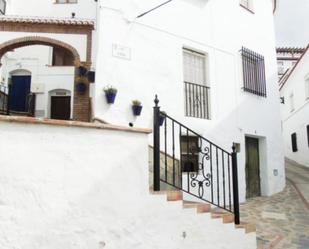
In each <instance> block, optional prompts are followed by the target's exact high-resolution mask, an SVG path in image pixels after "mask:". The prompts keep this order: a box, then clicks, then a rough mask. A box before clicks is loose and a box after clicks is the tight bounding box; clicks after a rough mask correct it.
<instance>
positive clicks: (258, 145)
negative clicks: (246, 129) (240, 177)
mask: <svg viewBox="0 0 309 249" xmlns="http://www.w3.org/2000/svg"><path fill="white" fill-rule="evenodd" d="M248 138H249V139H255V140H257V151H258V179H259V194H258V195H257V197H258V196H262V192H263V191H262V177H261V138H260V137H257V136H251V135H245V183H246V191H245V192H246V195H245V196H246V199H249V198H252V197H248V192H247V190H248V184H249V178H248V176H247V167H248V164H247V155H248V154H247V153H248V151H247V139H248Z"/></svg>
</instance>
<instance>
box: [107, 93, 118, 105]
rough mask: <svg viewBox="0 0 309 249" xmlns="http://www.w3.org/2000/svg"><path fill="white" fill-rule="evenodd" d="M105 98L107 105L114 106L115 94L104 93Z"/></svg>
mask: <svg viewBox="0 0 309 249" xmlns="http://www.w3.org/2000/svg"><path fill="white" fill-rule="evenodd" d="M105 97H106V101H107V103H108V104H114V103H115V98H116V93H105Z"/></svg>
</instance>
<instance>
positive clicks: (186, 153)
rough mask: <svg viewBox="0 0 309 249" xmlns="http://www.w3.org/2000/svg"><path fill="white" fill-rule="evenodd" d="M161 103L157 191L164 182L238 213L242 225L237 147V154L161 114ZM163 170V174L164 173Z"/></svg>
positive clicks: (157, 109)
mask: <svg viewBox="0 0 309 249" xmlns="http://www.w3.org/2000/svg"><path fill="white" fill-rule="evenodd" d="M158 104H159V100H158V98H157V96H156V99H155V107H154V129H153V136H154V140H153V141H154V143H153V147H154V148H153V153H154V154H153V162H154V165H153V166H154V169H153V172H154V178H153V180H154V191H160V188H161V185H160V182H163V183H165V184H167V185H170V186H172V187H174V188H176V189H179V190H181V191H183V192H185V193H188V194H190V195H192V196H194V197H196V198H199V199H200V200H202V201H205V202H208V203H210V204H212V205H214V206H216V207H219V208H221V209H224V210H226V211H228V212H231V213H234V217H235V224H239V222H240V219H239V196H238V172H237V153H236V148H235V147H234V146H233V152H231V153H229V152H227V151H226V150H224V149H222V147H220V146H218V145H216V144H215V143H213V142H211V141H210V140H208V139H206V138H205V137H203V136H201V135H199V134H198V133H197V132H195V131H193V130H192V129H190V128H188V127H187V126H185V125H183V124H181V123H180V122H179V121H177V120H175V119H174V118H172V117H170V116H169V115H167V114H166V113H165V112H160V107H159V106H158ZM161 130H162V132H161ZM162 152H163V154H164V156H163V157H165V158H163V162H161V161H162V160H160V153H162ZM167 155H170V158H168V156H167ZM179 159H180V163H178V164H176V163H175V161H176V160H179ZM160 164H161V165H160ZM162 164H163V165H162ZM161 168H163V172H160V169H161ZM176 183H180V185H179V184H176Z"/></svg>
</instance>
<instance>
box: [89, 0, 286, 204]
mask: <svg viewBox="0 0 309 249" xmlns="http://www.w3.org/2000/svg"><path fill="white" fill-rule="evenodd" d="M133 2H134V3H135V4H132V3H133ZM133 2H128V4H123V2H122V1H115V0H113V1H104V2H103V3H102V6H101V11H100V13H101V17H102V18H101V19H100V24H99V26H100V32H99V33H100V37H99V50H98V54H99V56H98V61H97V68H96V72H97V75H96V76H97V80H96V83H95V88H96V90H95V103H94V114H95V117H97V118H100V119H103V120H105V121H106V122H109V123H112V124H122V125H128V124H129V123H134V125H135V126H137V127H152V107H153V101H152V100H153V99H154V95H155V94H158V96H159V99H160V106H161V109H162V110H164V111H165V112H167V113H168V114H169V115H170V116H172V117H174V118H175V119H176V120H178V121H180V122H181V123H183V124H185V125H187V126H188V127H190V128H191V129H193V130H195V131H197V132H198V133H199V134H202V135H203V136H204V137H206V138H208V139H210V140H211V141H213V142H215V143H216V144H219V145H221V146H222V147H223V148H224V149H226V150H227V151H230V148H231V145H232V144H233V142H235V143H239V144H240V151H241V153H240V154H239V156H240V158H239V167H240V169H239V170H240V178H241V181H240V198H241V201H245V198H246V192H247V196H250V194H248V192H249V189H247V191H246V186H247V188H248V186H249V185H250V177H249V179H247V182H246V177H245V175H246V165H247V167H250V166H249V165H248V160H250V159H248V158H247V164H246V151H248V149H247V150H246V146H247V147H248V146H249V147H250V146H251V143H250V142H252V143H254V144H255V145H253V147H255V148H256V149H255V153H257V154H258V161H259V163H257V165H258V166H257V165H256V166H253V167H255V170H254V169H253V171H252V172H251V173H252V174H253V176H252V178H254V179H253V180H252V181H253V182H255V185H256V187H255V193H253V195H259V194H262V195H272V194H274V193H277V192H279V191H281V190H282V189H283V187H284V185H285V175H284V167H283V150H282V138H281V132H280V113H279V108H280V107H279V104H280V102H279V92H278V85H277V81H278V78H277V62H276V49H275V38H274V32H273V3H272V1H268V0H263V1H244V2H242V4H241V5H240V4H239V1H200V0H196V1H186V0H183V1H172V2H170V3H168V4H166V5H164V6H161V7H160V8H158V9H156V10H154V11H152V12H150V13H148V14H146V15H144V16H142V17H140V18H139V17H138V16H139V15H141V14H142V13H144V12H146V11H147V10H149V9H152V8H153V7H154V6H156V4H159V3H160V1H151V2H147V3H146V2H141V1H133ZM244 5H247V6H245V7H244ZM115 30H117V32H116V31H115ZM257 40H259V42H257ZM242 48H243V50H242ZM264 69H265V71H263V70H264ZM259 70H261V71H259ZM255 72H256V73H257V74H258V75H257V76H255V75H252V73H253V74H254V73H255ZM264 73H265V79H264V78H263V77H264ZM190 83H193V85H194V84H195V85H194V86H196V85H197V87H199V86H201V87H202V88H203V89H204V95H203V94H202V96H201V97H198V99H197V100H196V101H195V100H193V99H194V97H193V95H194V93H192V91H194V90H188V89H189V87H192V88H191V89H193V88H194V87H193V85H190ZM264 83H265V85H264ZM107 85H113V86H114V87H116V88H117V89H118V94H117V97H116V101H115V104H113V105H109V104H107V103H106V100H105V96H104V93H103V91H102V89H103V88H104V87H105V86H107ZM186 89H187V91H186ZM197 91H198V90H197ZM198 93H199V92H198ZM190 94H191V96H190ZM206 95H207V96H206ZM194 96H195V97H197V95H194ZM190 97H192V98H190ZM133 99H139V100H140V101H141V102H142V105H143V111H142V115H141V116H140V117H135V116H134V115H133V114H132V111H131V101H132V100H133ZM194 105H195V107H196V108H200V110H202V113H201V112H197V111H193V106H194ZM204 105H205V106H204ZM204 107H205V109H204ZM190 108H191V109H190ZM204 110H205V112H204ZM246 140H247V144H246ZM257 147H258V148H257ZM253 151H254V149H253ZM257 151H258V152H257ZM253 153H254V152H253ZM247 156H249V155H247ZM256 162H257V161H256ZM248 171H250V169H248V168H247V175H248V174H249V173H248ZM258 175H259V176H258ZM256 176H257V178H255V177H256ZM253 192H254V191H253Z"/></svg>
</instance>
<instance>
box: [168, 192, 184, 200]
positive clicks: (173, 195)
mask: <svg viewBox="0 0 309 249" xmlns="http://www.w3.org/2000/svg"><path fill="white" fill-rule="evenodd" d="M166 196H167V200H168V201H182V197H183V194H182V192H181V191H168V192H167V193H166Z"/></svg>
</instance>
